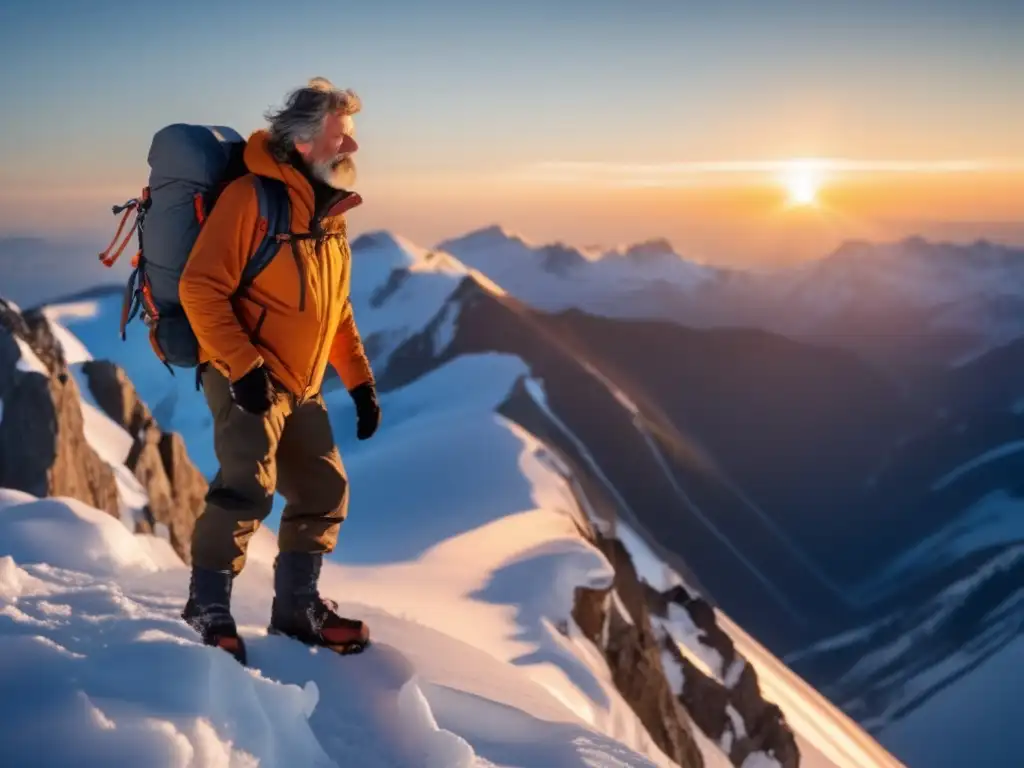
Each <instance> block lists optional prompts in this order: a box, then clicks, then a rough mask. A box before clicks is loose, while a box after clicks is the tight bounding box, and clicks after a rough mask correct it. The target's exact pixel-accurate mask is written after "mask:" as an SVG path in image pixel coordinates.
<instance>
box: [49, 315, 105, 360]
mask: <svg viewBox="0 0 1024 768" xmlns="http://www.w3.org/2000/svg"><path fill="white" fill-rule="evenodd" d="M98 310H99V306H98V305H97V303H96V302H95V301H78V302H69V303H67V304H60V305H54V306H48V307H45V308H44V309H43V315H44V316H45V317H46V319H47V320H49V322H50V328H51V329H52V330H53V334H54V336H55V337H56V338H57V341H58V342H59V343H60V345H61V347H62V348H63V349H64V359H65V361H66V362H67V363H68V365H73V364H76V363H84V362H86V361H88V360H92V359H93V358H92V353H90V352H89V349H88V348H87V347H86V345H85V344H83V343H82V341H81V340H80V339H79V338H78V337H77V336H75V334H73V333H72V332H71V331H70V330H68V328H67V327H66V326H65V325H64V320H65V319H69V318H77V319H89V318H95V317H96V314H97V312H98Z"/></svg>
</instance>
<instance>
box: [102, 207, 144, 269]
mask: <svg viewBox="0 0 1024 768" xmlns="http://www.w3.org/2000/svg"><path fill="white" fill-rule="evenodd" d="M135 208H136V204H135V203H130V204H129V206H128V207H127V208H126V209H125V211H124V216H122V217H121V223H120V224H119V225H118V227H117V232H115V233H114V239H113V240H111V241H110V245H108V246H107V247H106V249H105V250H104V251H103V252H102V253H101V254H100V261H102V262H103V266H105V267H112V266H114V262H116V261H117V259H118V257H119V256H120V255H121V252H122V251H123V250H124V249H125V246H126V245H128V241H129V240H131V237H132V235H133V234H134V233H135V228H136V227H138V226H139V217H138V216H136V217H135V221H134V222H133V223H132V228H131V229H129V230H128V234H126V235H125V236H124V240H122V241H121V245H119V246H118V247H117V250H116V251H114V252H113V253H111V250H110V249H111V248H113V247H114V244H115V243H117V238H118V237H119V236H120V234H121V230H122V229H124V225H125V223H126V222H127V221H128V214H129V213H131V212H132V211H133V210H135Z"/></svg>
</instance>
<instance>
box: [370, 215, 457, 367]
mask: <svg viewBox="0 0 1024 768" xmlns="http://www.w3.org/2000/svg"><path fill="white" fill-rule="evenodd" d="M353 251H354V255H353V266H352V303H353V306H354V308H355V310H354V312H355V317H356V322H357V324H358V325H359V332H360V334H361V335H362V336H363V338H364V340H369V339H373V340H374V344H375V345H376V346H377V349H376V352H375V355H374V359H375V362H374V364H375V366H376V367H377V368H379V369H380V370H383V369H384V368H385V367H386V365H387V360H388V359H389V358H390V356H391V354H392V353H393V352H394V351H395V349H397V348H398V347H399V346H400V345H401V344H402V342H404V341H406V340H407V339H408V338H410V337H411V336H413V335H415V334H417V333H419V332H420V331H421V330H422V329H423V328H424V327H425V326H426V325H427V323H428V322H430V320H431V319H432V318H433V317H434V316H435V315H437V313H438V312H439V311H440V310H441V309H442V307H443V306H445V302H446V301H447V300H448V298H449V297H450V296H451V294H452V292H453V291H454V290H455V289H456V288H457V287H458V285H459V283H460V282H461V281H462V280H464V279H465V278H467V277H468V276H469V274H470V272H469V270H468V269H467V268H466V267H465V266H464V265H462V264H460V263H459V262H458V261H457V260H456V259H455V258H454V257H452V256H450V255H448V254H443V253H434V252H431V251H427V250H425V249H423V248H420V247H419V246H416V245H414V244H413V243H411V242H409V241H408V240H406V239H404V238H402V237H399V236H397V235H394V234H391V233H389V232H378V233H372V234H370V235H366V236H363V237H362V238H360V239H359V240H357V241H356V244H355V245H354V246H353ZM448 306H451V305H448ZM446 311H447V307H446ZM452 311H455V312H456V314H457V308H453V310H452ZM446 317H447V321H448V322H449V323H454V322H455V320H456V319H457V317H456V316H446ZM446 332H447V333H448V334H452V333H453V332H454V326H449V327H447V328H443V329H442V330H440V331H439V334H440V335H439V337H438V338H437V339H436V340H435V343H436V344H438V346H439V347H441V348H443V347H446V346H447V345H448V343H450V341H451V338H452V337H451V336H450V335H447V336H446V335H445V334H446Z"/></svg>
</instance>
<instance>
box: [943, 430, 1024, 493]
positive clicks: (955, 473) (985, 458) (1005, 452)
mask: <svg viewBox="0 0 1024 768" xmlns="http://www.w3.org/2000/svg"><path fill="white" fill-rule="evenodd" d="M1020 451H1024V440H1013V441H1011V442H1008V443H1003V444H1002V445H998V446H996V447H994V448H991V449H989V450H987V451H985V452H984V453H982V454H980V455H978V456H975V457H974V458H973V459H971V460H970V461H967V462H964V463H963V464H961V465H960V466H958V467H956V468H955V469H953V470H951V471H950V472H948V473H946V474H945V475H943V476H942V477H941V478H939V479H938V480H936V481H935V482H934V483H932V486H931V490H932V491H941V490H942V489H943V488H946V487H948V486H949V485H951V484H952V483H954V482H956V481H957V480H959V479H960V478H961V477H963V476H964V475H966V474H967V473H969V472H971V471H972V470H975V469H977V468H978V467H982V466H984V465H985V464H988V463H989V462H992V461H997V460H998V459H1002V458H1005V457H1007V456H1012V455H1013V454H1015V453H1018V452H1020Z"/></svg>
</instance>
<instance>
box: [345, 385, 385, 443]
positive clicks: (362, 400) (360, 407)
mask: <svg viewBox="0 0 1024 768" xmlns="http://www.w3.org/2000/svg"><path fill="white" fill-rule="evenodd" d="M349 394H350V395H351V396H352V400H353V402H355V404H356V437H357V438H359V439H360V440H366V439H367V438H369V437H371V436H372V435H373V433H374V432H376V431H377V427H379V426H380V405H379V404H378V403H377V389H376V387H374V385H373V384H371V383H369V382H367V383H366V384H360V385H359V386H358V387H356V388H355V389H353V390H352V391H351V392H349Z"/></svg>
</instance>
